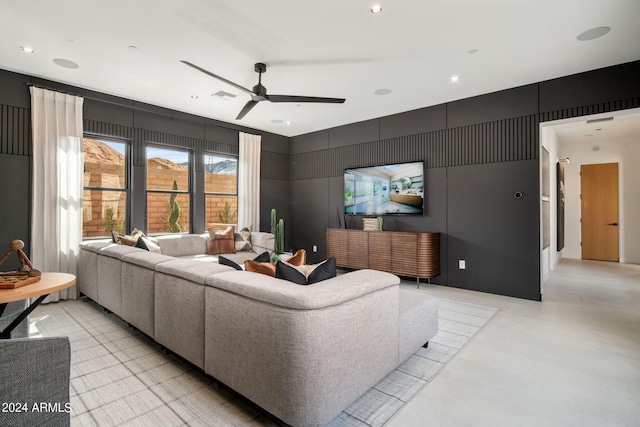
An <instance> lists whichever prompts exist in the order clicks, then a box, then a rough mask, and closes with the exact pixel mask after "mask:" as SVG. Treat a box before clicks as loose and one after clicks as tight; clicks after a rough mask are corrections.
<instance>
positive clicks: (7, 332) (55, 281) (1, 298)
mask: <svg viewBox="0 0 640 427" xmlns="http://www.w3.org/2000/svg"><path fill="white" fill-rule="evenodd" d="M74 283H76V276H74V275H73V274H69V273H42V277H41V279H40V281H38V282H35V283H31V284H29V285H25V286H21V287H19V288H16V289H0V316H2V313H4V309H5V308H6V307H7V304H9V303H10V302H14V301H21V300H25V299H27V298H36V297H37V299H36V300H35V301H34V302H33V303H31V305H29V307H27V308H26V309H25V310H24V311H23V312H22V313H20V315H19V316H18V317H16V318H15V319H14V321H13V322H11V324H10V325H9V326H7V327H6V328H5V329H4V330H2V331H0V339H7V338H11V331H13V330H14V329H15V327H16V326H18V324H20V322H22V321H23V320H24V319H26V317H27V316H28V315H29V314H30V313H31V312H32V311H33V310H34V309H35V308H36V307H37V306H38V305H39V304H40V303H41V302H42V301H43V300H44V299H45V298H46V297H47V296H49V294H51V293H53V292H58V291H61V290H63V289H67V288H69V287H71V286H73V284H74Z"/></svg>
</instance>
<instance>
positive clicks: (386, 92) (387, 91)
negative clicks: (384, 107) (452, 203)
mask: <svg viewBox="0 0 640 427" xmlns="http://www.w3.org/2000/svg"><path fill="white" fill-rule="evenodd" d="M373 93H375V94H376V95H389V94H390V93H391V89H378V90H376V91H375V92H373Z"/></svg>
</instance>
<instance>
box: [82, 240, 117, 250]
mask: <svg viewBox="0 0 640 427" xmlns="http://www.w3.org/2000/svg"><path fill="white" fill-rule="evenodd" d="M110 245H113V242H112V241H111V240H107V239H100V240H85V241H83V242H82V243H80V249H84V250H85V251H89V252H94V253H98V252H99V251H100V249H102V248H104V247H106V246H110Z"/></svg>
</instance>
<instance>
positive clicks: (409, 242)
mask: <svg viewBox="0 0 640 427" xmlns="http://www.w3.org/2000/svg"><path fill="white" fill-rule="evenodd" d="M417 242H418V236H417V235H416V234H414V233H392V234H391V254H392V255H391V272H392V273H394V274H399V275H401V276H411V277H416V274H417V272H418V266H417V264H418V258H417V257H416V248H417Z"/></svg>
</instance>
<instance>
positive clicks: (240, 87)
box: [180, 61, 254, 95]
mask: <svg viewBox="0 0 640 427" xmlns="http://www.w3.org/2000/svg"><path fill="white" fill-rule="evenodd" d="M180 62H182V63H183V64H185V65H188V66H189V67H191V68H195V69H196V70H198V71H200V72H202V73H205V74H206V75H208V76H211V77H213V78H214V79H218V80H220V81H221V82H225V83H227V84H229V85H231V86H233V87H235V88H236V89H238V90H241V91H242V92H245V93H248V94H249V95H254V93H253V92H251V91H250V90H249V89H247V88H246V87H242V86H240V85H239V84H236V83H234V82H232V81H231V80H227V79H225V78H224V77H221V76H219V75H217V74H213V73H212V72H211V71H208V70H205V69H204V68H200V67H198V66H197V65H195V64H192V63H191V62H189V61H180Z"/></svg>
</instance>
